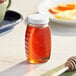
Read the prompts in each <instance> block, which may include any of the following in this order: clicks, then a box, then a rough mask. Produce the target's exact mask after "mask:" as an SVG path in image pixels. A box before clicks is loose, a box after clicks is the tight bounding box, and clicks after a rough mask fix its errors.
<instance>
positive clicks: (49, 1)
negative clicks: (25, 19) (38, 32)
mask: <svg viewBox="0 0 76 76" xmlns="http://www.w3.org/2000/svg"><path fill="white" fill-rule="evenodd" d="M68 2H76V0H44V1H42V2H41V3H40V4H39V6H38V12H39V13H42V14H46V15H47V16H48V17H49V18H50V20H51V21H52V22H57V23H63V24H68V25H76V21H73V20H59V19H56V18H55V17H54V15H53V14H52V13H50V12H49V11H48V9H49V8H51V7H55V6H57V5H58V4H61V3H68Z"/></svg>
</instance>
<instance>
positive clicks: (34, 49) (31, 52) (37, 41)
mask: <svg viewBox="0 0 76 76" xmlns="http://www.w3.org/2000/svg"><path fill="white" fill-rule="evenodd" d="M43 26H44V25H43ZM43 26H39V27H35V25H33V24H28V25H27V29H26V33H25V52H26V57H27V60H28V61H29V62H30V63H44V62H47V61H48V60H49V59H50V53H51V31H50V27H49V26H45V27H43Z"/></svg>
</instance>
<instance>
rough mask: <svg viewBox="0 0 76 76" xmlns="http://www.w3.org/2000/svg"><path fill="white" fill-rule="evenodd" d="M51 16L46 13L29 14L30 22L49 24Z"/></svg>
mask: <svg viewBox="0 0 76 76" xmlns="http://www.w3.org/2000/svg"><path fill="white" fill-rule="evenodd" d="M48 22H49V18H48V17H47V16H46V15H44V14H32V15H30V16H28V23H32V24H48Z"/></svg>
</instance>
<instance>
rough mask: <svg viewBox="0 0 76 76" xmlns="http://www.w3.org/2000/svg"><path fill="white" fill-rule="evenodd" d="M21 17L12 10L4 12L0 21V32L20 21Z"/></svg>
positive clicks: (9, 28)
mask: <svg viewBox="0 0 76 76" xmlns="http://www.w3.org/2000/svg"><path fill="white" fill-rule="evenodd" d="M22 20H23V17H22V15H21V14H20V13H18V12H16V11H12V10H8V11H7V12H6V15H5V18H4V20H3V22H1V23H0V34H2V33H4V32H7V31H8V30H11V29H13V28H14V26H15V25H16V24H18V23H20V22H21V21H22Z"/></svg>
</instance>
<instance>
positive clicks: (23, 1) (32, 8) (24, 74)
mask: <svg viewBox="0 0 76 76" xmlns="http://www.w3.org/2000/svg"><path fill="white" fill-rule="evenodd" d="M40 2H41V0H12V5H11V7H10V8H9V9H10V10H14V11H17V12H19V13H21V14H22V16H23V18H24V20H23V21H22V22H21V23H19V24H17V25H16V26H15V27H14V29H13V30H12V31H10V32H9V33H6V34H4V35H2V36H0V76H41V75H42V74H43V73H45V72H47V71H49V70H51V69H53V68H54V67H57V66H58V65H61V64H63V63H65V62H66V60H67V59H68V58H69V57H70V56H75V55H76V53H75V52H76V26H69V25H62V24H57V23H50V27H51V35H52V51H51V58H50V60H49V61H48V62H46V63H44V64H28V63H27V61H26V55H25V48H24V39H25V38H24V37H25V30H26V25H25V23H24V21H25V19H26V17H27V16H28V15H30V14H32V13H34V12H37V6H38V4H39V3H40Z"/></svg>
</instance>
